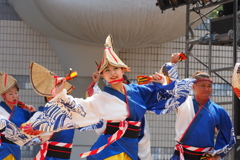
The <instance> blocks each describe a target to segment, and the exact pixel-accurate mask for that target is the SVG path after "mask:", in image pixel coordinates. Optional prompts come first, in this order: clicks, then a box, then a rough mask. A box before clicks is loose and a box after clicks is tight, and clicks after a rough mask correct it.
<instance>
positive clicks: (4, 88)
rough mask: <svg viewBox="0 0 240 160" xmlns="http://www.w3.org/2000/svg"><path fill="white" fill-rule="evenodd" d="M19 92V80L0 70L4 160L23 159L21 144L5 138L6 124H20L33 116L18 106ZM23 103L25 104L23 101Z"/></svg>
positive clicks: (0, 154)
mask: <svg viewBox="0 0 240 160" xmlns="http://www.w3.org/2000/svg"><path fill="white" fill-rule="evenodd" d="M18 92H19V87H18V85H17V80H16V79H15V78H13V77H12V76H10V75H8V74H6V73H4V72H0V95H1V96H2V98H3V100H4V101H2V102H1V103H0V119H1V120H0V129H1V130H0V133H1V141H0V159H4V160H20V159H21V150H20V146H18V145H16V144H15V143H14V142H12V141H9V140H8V139H6V138H5V133H6V132H5V128H6V125H7V124H8V123H13V124H15V125H17V126H20V125H21V124H22V123H23V122H26V121H27V120H29V118H30V117H31V113H30V112H29V111H27V110H25V109H22V108H20V107H18V106H17V103H18V101H19V96H18ZM21 104H22V105H24V104H23V103H21ZM24 106H26V105H24ZM32 110H33V108H32ZM23 138H24V137H23Z"/></svg>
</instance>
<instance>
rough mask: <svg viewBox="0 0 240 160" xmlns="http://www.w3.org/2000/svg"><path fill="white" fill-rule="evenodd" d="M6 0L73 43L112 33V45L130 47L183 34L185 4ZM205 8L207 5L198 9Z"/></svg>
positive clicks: (146, 0) (152, 0)
mask: <svg viewBox="0 0 240 160" xmlns="http://www.w3.org/2000/svg"><path fill="white" fill-rule="evenodd" d="M9 1H10V3H11V4H12V5H13V6H14V8H15V10H16V11H17V13H18V14H19V15H20V16H21V18H22V19H23V20H24V21H26V22H27V23H28V24H30V25H31V26H32V27H33V28H35V29H37V30H38V31H40V32H41V33H43V34H44V35H45V36H47V37H51V38H55V39H61V40H64V41H69V40H70V39H69V37H72V39H71V40H72V42H74V43H81V44H83V43H84V44H89V45H98V46H102V43H103V42H104V40H105V38H106V36H107V35H108V34H112V35H113V38H114V45H115V47H116V48H134V47H146V46H153V45H156V44H159V43H164V42H168V41H171V40H173V39H176V38H178V37H180V36H182V35H184V34H185V28H186V24H185V22H186V6H180V7H178V8H176V9H175V11H173V10H172V9H168V10H166V11H164V13H161V10H160V9H159V7H156V5H155V3H156V0H121V1H119V0H101V1H99V0H86V1H80V0H61V1H59V0H32V1H29V0H9ZM206 10H210V9H209V8H208V9H205V10H201V13H204V12H206ZM190 17H191V20H195V19H196V18H198V17H199V15H198V14H196V13H193V12H192V13H191V16H190ZM41 23H44V24H41ZM199 23H201V21H199V22H198V23H196V24H194V25H193V28H194V27H196V26H197V25H198V24H199ZM53 27H55V30H54V29H53ZM50 31H51V32H50ZM59 31H61V32H59ZM63 35H64V36H63ZM66 35H67V36H69V37H67V36H66Z"/></svg>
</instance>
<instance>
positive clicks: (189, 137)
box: [164, 53, 236, 160]
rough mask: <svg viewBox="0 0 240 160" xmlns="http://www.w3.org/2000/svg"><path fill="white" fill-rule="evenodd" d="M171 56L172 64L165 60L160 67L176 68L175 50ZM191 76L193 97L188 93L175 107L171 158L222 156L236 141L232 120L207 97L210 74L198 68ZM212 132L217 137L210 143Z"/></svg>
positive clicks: (212, 159) (214, 159) (211, 159)
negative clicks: (173, 140) (184, 99)
mask: <svg viewBox="0 0 240 160" xmlns="http://www.w3.org/2000/svg"><path fill="white" fill-rule="evenodd" d="M172 58H173V59H175V60H173V61H172V62H173V63H167V64H165V65H164V67H165V68H166V67H172V69H173V70H175V71H176V68H177V66H176V64H177V62H178V59H179V53H174V54H173V55H172ZM173 66H174V67H173ZM175 73H177V72H175ZM170 77H171V80H174V79H175V78H177V77H178V76H177V74H174V76H173V74H172V75H171V76H170ZM192 77H193V78H195V79H196V81H195V83H194V84H193V87H192V88H193V91H194V96H188V98H187V100H186V101H185V102H184V103H183V104H182V105H181V106H180V107H178V108H177V109H176V116H177V119H176V125H175V130H176V137H175V141H176V146H175V152H174V155H173V156H172V158H171V160H183V159H186V160H199V159H200V158H205V159H208V160H217V159H220V158H223V157H224V156H225V155H227V154H228V153H229V152H230V151H231V150H232V149H233V147H234V145H235V143H236V139H235V135H234V128H233V125H232V121H231V119H230V117H229V115H228V113H227V112H226V111H225V110H224V109H223V108H222V107H220V106H219V105H217V104H216V103H214V102H212V101H211V99H210V95H211V93H212V84H213V81H212V79H211V77H210V76H209V75H208V74H207V73H205V72H201V71H197V72H195V73H194V74H193V76H192ZM215 134H217V138H216V142H215V143H214V136H215Z"/></svg>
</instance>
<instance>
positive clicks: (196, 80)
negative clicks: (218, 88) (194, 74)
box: [194, 79, 213, 83]
mask: <svg viewBox="0 0 240 160" xmlns="http://www.w3.org/2000/svg"><path fill="white" fill-rule="evenodd" d="M201 81H209V82H212V83H213V81H212V80H211V79H199V80H196V81H195V82H194V83H197V82H201Z"/></svg>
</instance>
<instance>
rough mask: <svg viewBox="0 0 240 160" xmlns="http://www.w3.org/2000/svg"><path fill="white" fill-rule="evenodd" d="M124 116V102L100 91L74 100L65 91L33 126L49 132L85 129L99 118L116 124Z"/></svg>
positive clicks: (125, 113) (49, 103)
mask: <svg viewBox="0 0 240 160" xmlns="http://www.w3.org/2000/svg"><path fill="white" fill-rule="evenodd" d="M127 116H128V110H127V107H126V104H125V102H123V101H122V100H120V99H119V98H117V97H115V96H113V95H110V94H108V93H106V92H103V91H100V92H99V94H95V95H93V96H91V97H88V98H87V99H82V98H73V97H72V96H69V95H67V94H66V90H65V89H64V90H63V91H62V92H61V93H59V94H58V95H57V96H56V97H54V98H53V99H52V100H51V101H50V102H48V103H47V104H46V105H45V109H44V112H43V115H42V116H40V117H39V118H38V119H37V121H36V122H34V123H33V124H32V126H33V127H34V128H35V129H39V130H41V131H45V132H51V131H59V130H65V129H72V128H79V127H84V126H88V125H91V124H95V123H98V122H99V120H101V119H103V120H112V121H113V122H119V121H121V120H124V119H126V118H127Z"/></svg>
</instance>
